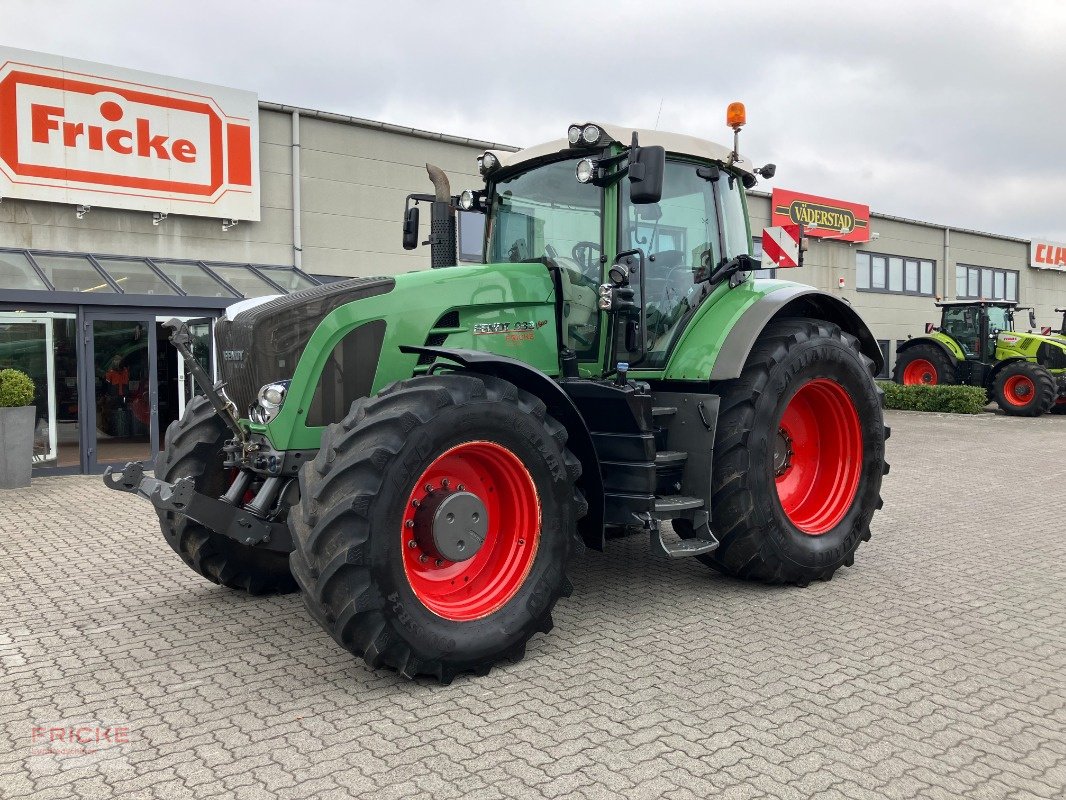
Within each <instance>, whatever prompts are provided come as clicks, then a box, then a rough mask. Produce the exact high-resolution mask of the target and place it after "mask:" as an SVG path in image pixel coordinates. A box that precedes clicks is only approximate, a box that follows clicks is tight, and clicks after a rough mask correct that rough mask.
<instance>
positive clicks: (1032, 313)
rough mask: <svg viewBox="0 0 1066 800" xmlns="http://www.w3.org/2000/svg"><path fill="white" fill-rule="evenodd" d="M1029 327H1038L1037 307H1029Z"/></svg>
mask: <svg viewBox="0 0 1066 800" xmlns="http://www.w3.org/2000/svg"><path fill="white" fill-rule="evenodd" d="M1029 327H1030V328H1035V327H1036V309H1035V308H1030V309H1029Z"/></svg>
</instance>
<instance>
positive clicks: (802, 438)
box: [774, 378, 862, 536]
mask: <svg viewBox="0 0 1066 800" xmlns="http://www.w3.org/2000/svg"><path fill="white" fill-rule="evenodd" d="M861 470H862V430H861V429H860V427H859V412H858V411H857V410H856V408H855V403H854V402H853V401H852V399H851V396H850V395H848V393H847V392H846V391H845V390H844V388H843V387H842V386H841V385H840V384H838V383H836V382H834V381H831V380H828V379H827V378H815V379H814V380H812V381H808V382H807V383H805V384H803V386H801V387H800V389H799V391H797V392H796V394H795V395H793V397H792V399H791V400H790V401H789V403H788V405H787V406H786V407H785V410H784V412H783V413H782V414H781V423H780V426H779V429H778V433H777V440H776V443H775V447H774V473H775V480H776V484H777V496H778V499H779V500H780V502H781V508H782V510H783V511H784V512H785V515H786V516H787V517H788V518H789V521H790V522H791V523H792V524H793V525H795V526H796V527H797V528H799V529H800V530H801V531H803V532H804V533H806V534H809V535H811V536H818V535H819V534H823V533H825V532H826V531H828V530H831V529H832V528H834V527H835V526H836V525H837V523H839V522H840V520H841V519H843V517H844V515H845V514H846V513H847V512H848V509H849V508H851V504H852V502H853V501H854V499H855V495H856V493H857V492H858V489H859V473H860V471H861Z"/></svg>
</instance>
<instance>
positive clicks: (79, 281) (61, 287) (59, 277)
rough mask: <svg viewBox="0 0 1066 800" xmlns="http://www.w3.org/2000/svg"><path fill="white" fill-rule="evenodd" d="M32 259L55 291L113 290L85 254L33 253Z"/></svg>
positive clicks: (104, 292) (106, 291)
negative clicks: (57, 254)
mask: <svg viewBox="0 0 1066 800" xmlns="http://www.w3.org/2000/svg"><path fill="white" fill-rule="evenodd" d="M34 261H36V262H37V266H39V267H40V268H41V271H42V272H43V273H44V277H45V278H47V279H48V282H49V283H50V284H52V286H53V287H54V288H55V289H56V291H59V292H97V293H98V294H113V293H114V291H115V290H114V289H113V288H112V287H111V284H110V283H108V282H107V279H106V278H105V277H104V276H103V275H102V274H101V272H100V271H99V270H98V269H97V268H96V267H94V266H93V265H92V262H91V261H89V259H88V257H87V256H74V255H70V256H56V255H35V256H34Z"/></svg>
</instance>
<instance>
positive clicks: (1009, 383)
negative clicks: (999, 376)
mask: <svg viewBox="0 0 1066 800" xmlns="http://www.w3.org/2000/svg"><path fill="white" fill-rule="evenodd" d="M1035 395H1036V384H1035V383H1033V379H1032V378H1030V377H1029V376H1027V375H1011V376H1010V377H1009V378H1007V380H1005V381H1004V382H1003V398H1004V399H1005V400H1006V401H1007V402H1008V403H1010V404H1011V405H1012V406H1019V407H1021V406H1027V405H1029V404H1030V403H1031V402H1033V397H1034V396H1035Z"/></svg>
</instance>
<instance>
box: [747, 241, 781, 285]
mask: <svg viewBox="0 0 1066 800" xmlns="http://www.w3.org/2000/svg"><path fill="white" fill-rule="evenodd" d="M751 255H752V258H754V259H755V260H756V261H762V237H761V236H754V237H752V240H751ZM751 274H752V275H754V276H755V277H756V278H776V277H777V270H776V269H757V270H753V271H752V273H751Z"/></svg>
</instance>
